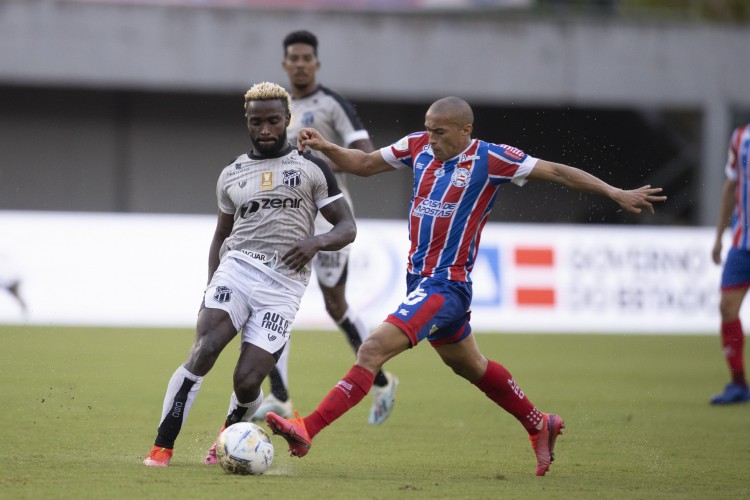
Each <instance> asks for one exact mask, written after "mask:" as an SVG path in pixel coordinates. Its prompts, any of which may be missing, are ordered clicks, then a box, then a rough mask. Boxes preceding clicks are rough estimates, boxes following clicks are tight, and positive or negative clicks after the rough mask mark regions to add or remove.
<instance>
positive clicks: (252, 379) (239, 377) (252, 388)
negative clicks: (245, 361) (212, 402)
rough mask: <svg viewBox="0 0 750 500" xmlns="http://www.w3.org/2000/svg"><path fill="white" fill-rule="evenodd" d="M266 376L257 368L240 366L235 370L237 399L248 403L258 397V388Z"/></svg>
mask: <svg viewBox="0 0 750 500" xmlns="http://www.w3.org/2000/svg"><path fill="white" fill-rule="evenodd" d="M264 378H265V375H263V374H262V373H259V372H258V371H257V370H253V369H250V370H241V369H239V368H238V369H237V370H235V372H234V393H235V394H236V395H237V399H239V400H240V401H241V402H243V403H248V402H250V401H253V400H254V399H255V398H257V397H258V390H259V389H260V385H261V384H262V383H263V379H264Z"/></svg>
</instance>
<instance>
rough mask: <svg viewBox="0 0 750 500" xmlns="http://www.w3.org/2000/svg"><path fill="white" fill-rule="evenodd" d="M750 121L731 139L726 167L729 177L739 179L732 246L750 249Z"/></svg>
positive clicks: (739, 128)
mask: <svg viewBox="0 0 750 500" xmlns="http://www.w3.org/2000/svg"><path fill="white" fill-rule="evenodd" d="M748 150H750V123H748V124H746V125H743V126H741V127H737V128H736V129H734V132H733V133H732V139H731V140H730V141H729V154H728V155H727V156H728V158H727V164H726V167H725V168H724V171H725V172H726V175H727V177H728V178H729V179H731V180H735V181H737V190H736V191H735V207H734V217H733V220H732V246H733V247H735V248H741V249H743V250H750V234H749V233H750V225H749V224H750V223H749V222H748V217H749V216H750V170H748V168H749V167H750V165H749V164H748V155H749V154H750V152H749V151H748Z"/></svg>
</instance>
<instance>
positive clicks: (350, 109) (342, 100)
mask: <svg viewBox="0 0 750 500" xmlns="http://www.w3.org/2000/svg"><path fill="white" fill-rule="evenodd" d="M319 88H320V91H321V92H323V93H324V94H326V95H329V96H331V97H333V99H334V100H335V101H336V102H337V103H339V105H340V106H341V108H342V109H343V110H344V113H346V116H347V118H349V121H350V122H351V124H352V127H353V128H354V130H365V126H364V124H363V123H362V120H361V119H360V117H359V115H358V114H357V110H356V109H354V105H353V104H352V103H351V102H349V100H348V99H347V98H346V97H344V96H342V95H341V94H339V93H337V92H334V91H333V90H331V89H329V88H328V87H324V86H323V85H320V86H319Z"/></svg>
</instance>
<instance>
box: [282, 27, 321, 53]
mask: <svg viewBox="0 0 750 500" xmlns="http://www.w3.org/2000/svg"><path fill="white" fill-rule="evenodd" d="M295 43H304V44H305V45H309V46H310V47H312V48H313V53H314V54H315V57H318V37H316V36H315V35H313V34H312V33H310V32H309V31H307V30H299V31H292V32H291V33H289V34H288V35H287V36H286V37H285V38H284V57H286V48H287V47H289V46H290V45H294V44H295Z"/></svg>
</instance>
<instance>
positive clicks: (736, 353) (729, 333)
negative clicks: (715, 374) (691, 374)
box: [721, 318, 747, 386]
mask: <svg viewBox="0 0 750 500" xmlns="http://www.w3.org/2000/svg"><path fill="white" fill-rule="evenodd" d="M721 345H722V347H724V357H725V358H726V359H727V364H728V365H729V371H730V372H731V373H732V382H734V383H735V384H740V385H744V386H747V380H745V361H744V348H745V334H744V333H743V332H742V322H741V321H740V320H739V318H738V319H736V320H734V321H726V322H724V323H722V324H721Z"/></svg>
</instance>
